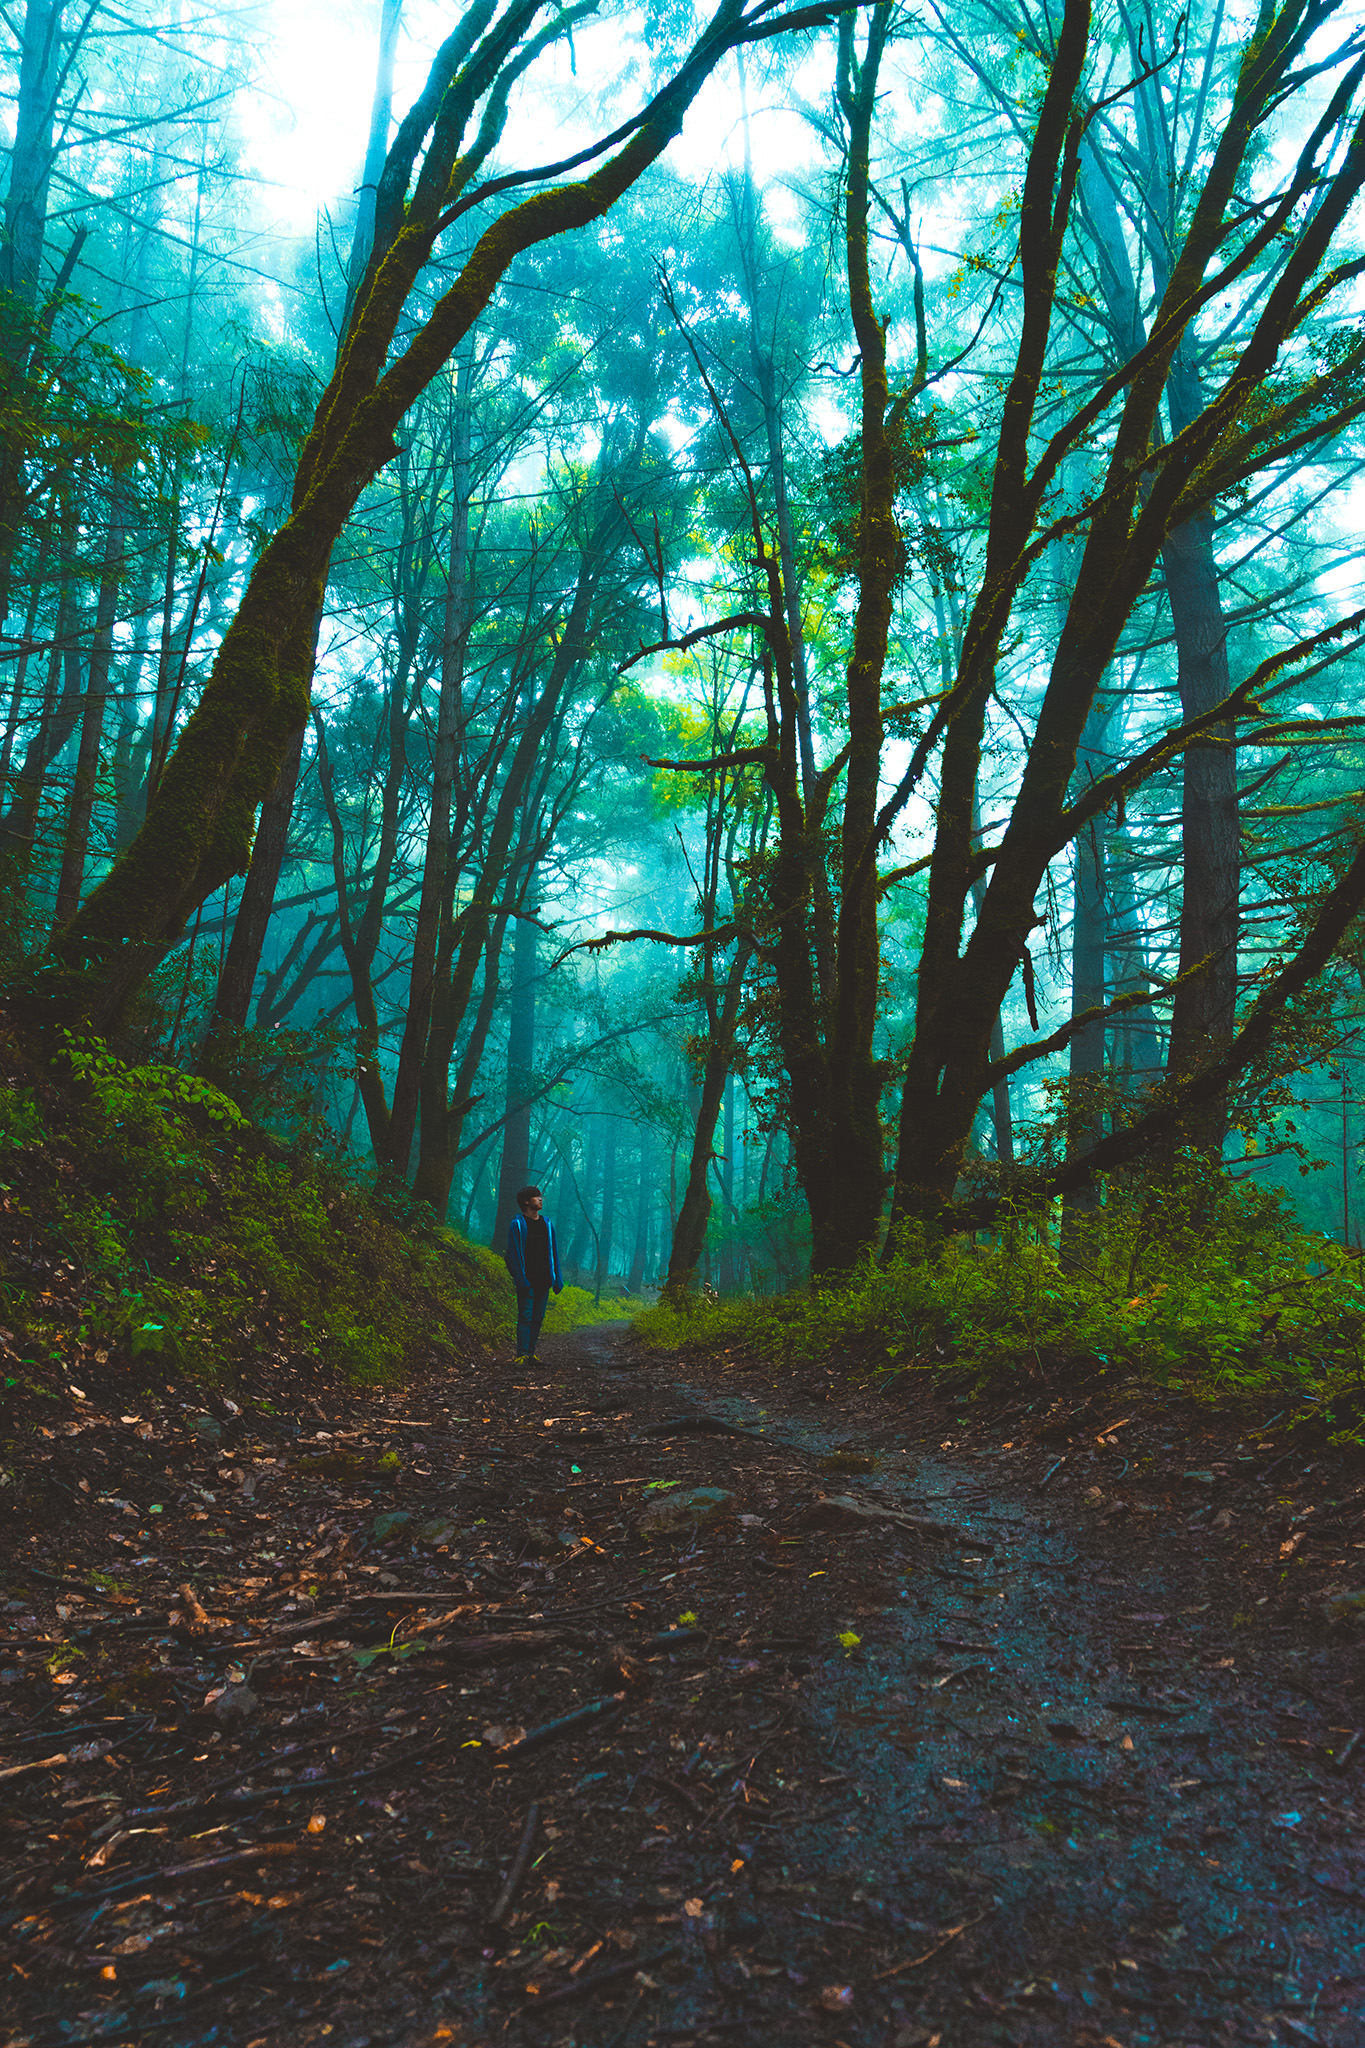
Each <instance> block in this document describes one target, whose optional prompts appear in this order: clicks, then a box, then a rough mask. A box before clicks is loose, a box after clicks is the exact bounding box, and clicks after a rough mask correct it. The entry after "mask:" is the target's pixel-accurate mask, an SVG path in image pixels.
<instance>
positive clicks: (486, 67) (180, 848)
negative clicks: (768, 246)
mask: <svg viewBox="0 0 1365 2048" xmlns="http://www.w3.org/2000/svg"><path fill="white" fill-rule="evenodd" d="M491 12H492V10H491V8H486V9H482V10H481V9H480V8H478V7H475V8H472V9H471V10H470V11H469V12H468V13H467V14H466V15H465V16H464V17H463V18H462V20H461V22H460V24H459V26H458V27H457V28H456V30H455V31H454V32H453V34H452V35H451V36H450V37H448V38H447V40H446V42H445V43H444V44H443V45H442V46H441V49H440V51H439V52H438V54H437V57H436V59H435V60H434V65H433V71H432V75H431V80H430V82H429V89H428V91H427V92H426V93H424V94H423V95H422V96H421V97H420V98H419V100H418V101H417V102H416V104H415V106H414V108H413V110H412V112H411V113H410V114H409V116H408V117H407V119H406V120H405V121H404V122H402V123H401V124H400V126H399V130H398V134H397V136H396V137H395V140H394V144H393V147H392V149H391V150H390V152H389V157H388V160H387V162H386V164H385V167H384V173H383V176H382V177H381V179H380V188H379V194H378V202H377V209H376V228H375V248H374V253H373V255H372V257H371V260H370V264H369V266H368V269H367V271H366V275H365V279H364V281H363V283H362V286H361V289H360V291H359V292H358V293H357V296H356V308H355V314H354V316H353V319H352V323H351V326H350V329H349V330H348V333H347V336H346V341H345V345H344V347H343V349H342V351H341V355H340V358H339V361H338V364H337V368H336V371H335V373H334V375H333V377H332V381H331V383H330V384H329V385H328V387H327V390H326V391H325V392H324V394H323V397H322V399H321V401H320V403H319V406H318V410H317V413H316V415H315V417H314V421H313V426H312V429H311V431H310V433H309V435H308V439H307V441H306V442H305V444H304V449H303V453H302V456H301V459H300V463H299V469H298V473H297V476H296V478H295V484H294V494H293V504H292V509H291V512H290V515H289V518H288V520H287V521H286V523H285V525H284V526H283V527H282V528H281V529H280V531H279V532H278V533H277V534H276V535H275V536H274V538H273V539H272V540H271V541H270V542H269V543H268V544H267V545H266V547H265V548H264V550H263V551H262V553H261V555H260V557H259V558H258V560H257V563H256V566H255V568H254V569H253V571H252V574H251V577H250V580H249V582H248V584H247V588H246V591H245V592H244V594H243V598H242V602H241V606H240V608H239V610H238V612H237V615H236V617H235V618H234V619H233V620H232V622H231V624H230V625H229V627H228V629H227V632H226V634H225V635H224V638H223V641H222V644H221V647H220V649H219V652H218V656H217V659H216V661H215V662H214V666H213V670H212V673H211V675H210V677H209V679H208V682H207V683H206V685H205V687H204V691H203V694H202V696H201V697H200V700H199V703H198V706H197V707H196V709H195V711H194V713H193V714H192V716H191V717H190V719H189V720H188V721H187V723H186V725H185V727H184V730H183V731H182V733H181V735H180V738H179V741H178V744H177V746H176V748H175V752H174V754H173V755H172V756H171V759H170V760H169V762H168V763H167V766H166V770H165V773H164V775H162V777H161V778H160V781H159V783H158V786H157V789H156V792H155V796H154V797H153V799H152V802H151V804H150V805H149V808H148V813H147V818H146V822H145V823H144V825H143V827H142V830H141V831H140V832H139V833H138V836H137V838H136V839H135V840H134V841H133V843H132V845H131V846H130V847H129V848H128V850H127V852H126V853H125V854H124V855H123V856H122V858H121V859H120V860H119V861H117V862H116V863H115V866H114V867H113V869H112V871H111V872H110V873H109V875H108V876H107V877H106V878H105V880H104V881H103V882H102V883H101V884H100V886H99V887H98V888H97V889H96V890H95V891H94V892H93V894H92V895H91V896H90V897H89V898H88V899H87V901H86V902H85V903H84V904H83V905H82V907H81V910H80V912H79V914H78V915H77V916H76V918H75V919H73V921H72V923H71V924H70V925H69V926H67V927H66V929H65V930H64V932H63V933H61V934H60V935H59V937H58V940H57V942H56V944H55V946H54V954H55V961H54V966H55V969H56V973H55V975H54V978H53V980H52V981H51V982H50V984H49V987H50V989H51V992H52V994H53V995H54V997H56V998H57V999H59V1000H64V1001H65V1003H66V1004H67V1005H68V1006H73V1007H77V1008H78V1009H79V1011H80V1013H81V1014H82V1015H83V1016H84V1017H85V1018H86V1019H88V1020H89V1021H90V1022H92V1023H94V1024H95V1025H96V1026H97V1027H107V1026H108V1025H109V1024H110V1023H112V1021H113V1020H114V1019H115V1018H116V1017H117V1016H118V1015H119V1014H120V1012H121V1011H122V1009H123V1007H124V1006H125V1004H126V1003H127V1002H128V1000H129V998H130V997H131V996H132V994H133V993H134V991H135V990H136V989H137V988H138V987H139V986H140V984H141V983H142V981H143V980H144V979H145V978H146V976H147V974H148V973H149V972H150V971H151V970H152V968H154V967H155V965H156V964H157V962H158V961H159V960H160V959H162V958H163V957H164V955H165V953H166V952H167V951H168V950H169V948H170V947H171V946H172V945H174V943H175V941H176V939H177V937H178V936H179V934H180V932H181V931H182V930H183V929H184V925H185V921H186V918H187V917H188V916H189V915H190V914H191V913H192V912H193V911H194V909H195V908H196V906H197V905H199V904H202V903H203V902H204V901H205V900H206V899H207V898H208V897H209V896H210V895H212V894H213V892H214V891H215V890H216V889H219V888H221V887H222V886H223V884H224V883H225V882H226V881H227V880H228V878H229V877H230V876H231V875H235V874H242V873H244V872H245V871H246V866H247V861H248V859H249V855H250V850H251V840H252V832H253V827H254V823H255V817H256V811H257V808H258V807H259V805H260V804H261V803H262V802H263V801H264V799H265V798H266V796H267V795H268V794H269V792H270V790H271V789H272V788H273V787H274V785H275V783H276V781H277V779H278V776H279V771H280V766H281V763H282V761H283V759H284V756H285V753H286V752H287V750H288V747H289V744H290V741H291V739H292V737H293V735H294V734H295V733H296V732H297V731H298V730H299V728H300V726H301V725H302V724H303V723H304V721H305V720H306V718H307V716H308V711H309V704H310V698H311V691H312V680H313V662H314V644H313V628H314V621H315V620H316V618H317V616H318V613H319V610H320V608H321V606H322V602H323V596H324V591H325V588H326V581H327V573H328V568H329V565H330V563H331V558H332V550H333V548H334V547H335V545H336V542H337V540H338V539H339V537H340V535H341V533H342V531H343V529H344V527H345V525H346V523H347V521H348V520H349V518H350V516H351V513H352V512H353V511H354V509H355V506H356V503H357V501H358V499H359V497H360V495H361V493H362V492H363V491H364V490H365V488H366V487H367V486H368V485H369V483H370V482H371V481H372V480H373V479H374V478H375V477H376V476H377V475H378V474H379V472H380V471H381V470H382V469H383V467H384V466H385V464H386V463H388V462H389V461H391V460H392V459H393V457H394V455H395V454H396V452H397V447H396V443H395V441H394V433H395V430H396V429H397V427H398V426H399V424H400V422H401V421H402V419H403V418H404V416H405V415H406V414H407V412H408V411H409V409H410V407H411V406H412V405H413V404H415V402H416V401H417V399H418V398H419V397H420V396H421V394H422V392H423V391H424V390H426V388H427V387H428V385H429V384H430V383H431V382H432V380H433V379H434V378H435V377H436V376H437V375H438V374H439V373H440V371H441V370H442V368H443V367H444V366H445V364H446V363H448V362H449V360H450V357H451V355H452V354H453V353H454V351H455V349H456V348H457V347H458V346H459V343H460V342H461V340H462V339H463V338H464V336H465V335H466V334H467V333H468V332H469V329H470V327H471V326H472V325H473V323H474V321H475V320H476V319H477V318H478V316H479V315H480V313H482V311H483V310H484V308H485V307H486V306H487V305H488V303H489V301H490V299H491V298H492V296H493V293H494V291H495V290H496V289H497V286H498V285H499V283H500V282H501V280H502V278H503V277H504V276H505V275H506V272H507V270H508V268H509V267H510V265H511V264H512V263H513V262H514V260H515V259H516V258H517V257H518V256H519V255H521V254H522V253H523V252H524V251H525V250H527V249H529V248H532V247H534V246H536V245H538V244H540V243H542V242H545V241H548V240H550V239H552V238H553V237H555V236H557V235H561V234H565V233H567V232H569V231H571V230H573V229H576V228H580V227H585V226H587V225H588V224H589V223H590V222H592V221H594V220H598V219H600V218H601V217H602V215H603V214H605V213H606V212H607V211H608V210H609V209H610V207H611V206H612V205H614V203H615V202H616V200H617V199H618V198H619V197H620V196H621V194H622V193H623V192H625V191H627V190H628V189H629V188H630V186H632V185H633V184H634V183H635V181H636V180H637V179H638V178H639V177H640V176H641V175H642V173H643V172H644V171H645V170H647V169H648V168H649V166H650V165H651V164H653V163H654V162H655V160H656V159H657V158H658V157H659V156H660V155H661V154H662V152H663V150H664V149H665V147H666V146H667V145H668V143H669V142H671V141H672V139H673V137H674V136H675V135H676V134H677V133H678V131H679V129H680V128H681V126H682V120H683V116H684V114H685V113H686V111H687V108H688V107H689V106H690V105H691V102H692V100H693V99H694V98H695V97H696V95H697V93H698V92H699V91H700V89H701V86H702V84H703V83H704V82H705V80H706V79H707V78H708V77H709V75H710V73H711V72H712V70H714V68H715V66H716V64H717V63H718V62H719V61H720V58H721V57H722V55H723V54H724V53H725V52H726V51H727V50H728V49H729V48H731V47H733V45H734V43H735V42H736V40H738V39H740V38H741V37H742V36H743V35H744V34H745V33H746V30H745V27H744V24H743V0H721V5H720V7H719V8H718V10H717V12H716V14H715V16H714V17H713V19H712V21H711V22H710V24H709V25H708V26H707V28H706V29H705V30H704V31H703V33H702V35H701V37H700V38H699V40H698V41H697V43H696V44H695V45H694V46H693V48H692V50H691V52H690V53H689V55H688V56H687V58H686V59H685V60H684V62H683V64H682V66H681V67H680V69H679V70H678V71H677V73H676V74H675V75H674V77H673V78H672V79H671V80H670V81H669V82H668V83H667V84H666V85H665V86H664V88H663V89H662V90H661V91H660V92H659V93H658V94H657V95H656V96H655V98H654V100H653V101H651V103H650V105H649V107H648V108H647V109H646V111H645V113H644V114H643V115H642V117H641V118H640V120H639V122H638V124H637V125H636V126H635V127H634V129H633V131H632V133H631V134H630V136H629V138H628V139H627V140H626V141H625V142H624V143H623V144H622V146H621V147H620V149H619V150H617V152H616V154H615V155H613V156H610V157H608V158H607V159H606V161H605V162H604V163H602V164H601V166H600V167H599V168H598V169H597V170H595V171H593V172H592V173H591V174H590V175H589V176H587V177H585V178H583V179H581V180H580V181H579V182H578V183H576V184H570V185H563V186H557V187H553V188H551V189H549V190H546V191H543V192H539V193H537V194H535V195H534V196H532V197H531V198H529V199H524V200H522V201H521V203H520V204H518V205H513V206H510V207H509V209H508V211H506V212H505V213H503V214H501V215H499V216H498V217H497V218H495V219H494V220H493V221H492V222H491V223H490V224H489V226H488V227H487V228H485V230H484V231H483V233H482V234H481V235H480V237H479V239H478V241H477V242H476V243H475V245H474V248H473V250H472V251H471V253H470V255H469V257H468V259H467V260H466V262H465V263H464V264H463V266H462V267H461V269H460V271H459V273H458V275H457V276H456V278H455V280H454V282H453V283H452V284H451V285H450V287H449V289H448V290H447V291H446V292H445V293H444V295H443V296H442V297H441V298H439V299H438V300H437V302H436V304H435V306H434V307H433V308H432V311H431V313H430V314H429V316H428V317H427V319H426V320H425V321H424V322H423V323H422V324H421V325H420V326H419V327H417V329H416V331H415V332H414V333H413V334H412V335H411V336H410V338H408V339H407V340H406V343H405V345H404V346H403V347H402V348H401V351H400V352H399V353H398V354H397V355H393V353H392V352H393V346H394V339H395V336H396V334H397V331H398V327H399V323H400V321H401V319H402V317H403V314H404V310H405V308H406V307H407V305H408V303H409V300H410V297H411V295H412V293H413V290H414V288H415V286H416V284H417V281H418V278H419V277H420V276H421V274H422V272H423V271H424V270H425V268H426V265H427V263H428V261H429V259H430V257H431V255H432V252H433V250H434V248H435V245H436V242H437V240H438V238H439V236H440V235H441V234H442V233H444V232H445V229H446V227H447V225H448V221H447V214H448V212H449V208H450V204H451V200H452V198H453V197H458V195H459V194H460V193H461V192H462V191H463V190H464V187H465V185H466V184H467V183H468V182H469V181H470V180H471V179H472V178H473V177H475V176H476V175H477V172H478V170H479V168H480V166H481V165H482V164H483V162H484V161H485V159H486V158H487V156H488V154H489V152H490V151H491V149H492V148H493V147H494V145H495V143H496V141H497V139H498V136H499V135H500V133H501V130H502V124H503V121H504V119H505V115H506V106H507V94H508V92H509V91H510V88H511V84H512V82H513V80H514V78H515V77H516V76H517V75H518V72H517V65H518V64H520V65H521V66H522V68H524V65H525V63H526V62H529V61H530V59H531V57H532V56H534V54H535V52H536V50H537V49H538V48H539V47H540V44H539V43H538V42H537V41H536V39H535V38H532V39H531V40H530V41H529V42H528V43H527V44H526V47H525V48H524V49H522V48H520V47H519V46H520V45H521V43H522V40H523V38H525V37H527V36H528V35H529V33H530V27H531V18H532V15H533V13H534V8H530V9H529V11H528V8H527V7H523V8H514V9H512V10H511V11H510V12H509V13H507V14H506V15H504V16H502V17H500V18H499V19H498V20H497V21H496V22H494V23H493V25H492V26H491V27H489V28H488V32H487V34H486V35H485V36H484V40H483V41H482V43H480V44H479V45H478V47H477V48H475V47H474V44H475V41H476V38H477V37H478V36H479V34H480V32H481V29H482V28H483V27H485V26H486V25H487V23H488V18H489V15H490V14H491ZM557 33H558V30H557V29H556V28H555V27H554V25H553V24H552V25H551V27H550V28H549V29H547V30H545V31H542V35H543V36H544V37H545V38H546V39H547V40H552V39H553V37H554V35H556V34H557ZM485 96H486V97H487V106H486V108H485V114H484V118H483V124H482V127H481V128H480V130H479V134H478V137H477V138H476V140H475V142H474V143H473V144H472V145H471V146H470V148H469V149H467V150H466V151H465V153H464V154H463V156H461V155H460V151H461V148H462V145H463V139H464V134H465V129H466V127H467V125H468V121H469V119H470V117H471V115H472V113H473V110H474V108H475V107H476V106H477V105H478V104H479V102H480V101H481V100H483V99H484V98H485ZM428 135H429V136H430V141H429V143H428ZM424 147H425V154H424V155H423V156H422V162H421V167H420V170H419V171H418V173H417V176H416V182H415V184H414V183H413V173H414V169H415V167H416V165H417V160H418V157H419V155H421V154H422V151H423V149H424ZM73 969H75V970H78V971H79V972H80V976H81V985H80V986H79V987H78V988H76V987H73V984H72V982H71V980H70V978H69V977H70V971H71V970H73Z"/></svg>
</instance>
